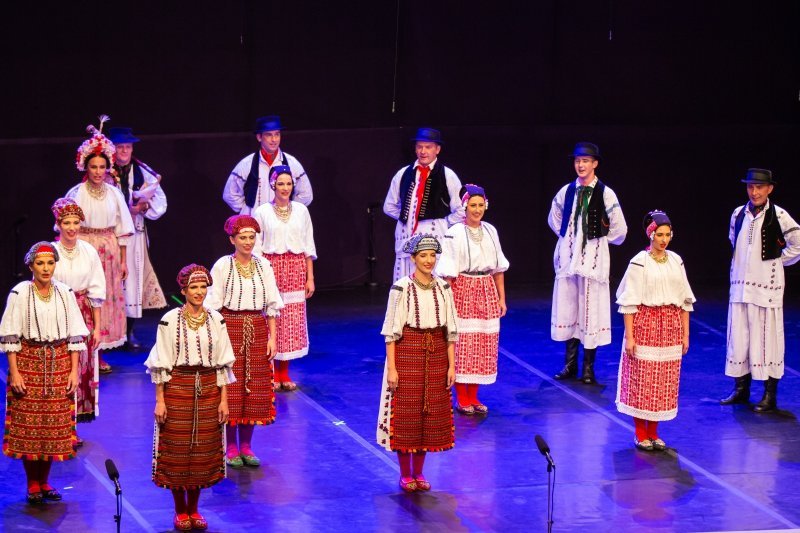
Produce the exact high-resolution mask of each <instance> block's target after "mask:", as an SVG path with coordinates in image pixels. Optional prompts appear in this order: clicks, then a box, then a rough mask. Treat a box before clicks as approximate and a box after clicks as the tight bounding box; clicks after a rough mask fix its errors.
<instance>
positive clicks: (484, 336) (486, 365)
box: [451, 274, 500, 385]
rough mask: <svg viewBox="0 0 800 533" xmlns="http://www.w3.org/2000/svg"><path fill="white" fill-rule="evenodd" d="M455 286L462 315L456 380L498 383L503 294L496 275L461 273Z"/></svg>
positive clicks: (454, 290) (460, 317)
mask: <svg viewBox="0 0 800 533" xmlns="http://www.w3.org/2000/svg"><path fill="white" fill-rule="evenodd" d="M451 286H452V287H453V299H454V300H455V304H456V314H457V315H458V321H457V322H458V341H457V342H456V357H455V362H456V381H457V382H458V383H478V384H483V385H488V384H491V383H494V382H495V381H496V380H497V349H498V345H499V341H500V297H499V295H498V294H497V286H496V285H495V283H494V278H493V277H492V276H491V275H489V274H486V275H483V276H469V275H464V274H459V275H458V277H457V278H456V279H454V280H453V282H452V284H451Z"/></svg>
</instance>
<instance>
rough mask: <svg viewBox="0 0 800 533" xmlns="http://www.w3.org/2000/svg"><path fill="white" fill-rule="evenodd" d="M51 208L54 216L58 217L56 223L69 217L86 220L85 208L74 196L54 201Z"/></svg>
mask: <svg viewBox="0 0 800 533" xmlns="http://www.w3.org/2000/svg"><path fill="white" fill-rule="evenodd" d="M50 210H51V211H52V212H53V216H54V217H56V223H58V222H61V221H62V220H64V219H65V218H67V217H78V218H79V219H80V220H81V222H84V221H85V220H86V217H85V216H84V215H83V209H81V206H79V205H78V204H77V203H76V202H75V200H73V199H72V198H59V199H58V200H56V201H55V202H53V206H52V207H51V208H50Z"/></svg>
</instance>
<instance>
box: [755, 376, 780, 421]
mask: <svg viewBox="0 0 800 533" xmlns="http://www.w3.org/2000/svg"><path fill="white" fill-rule="evenodd" d="M778 381H780V380H778V379H775V378H769V379H768V380H767V381H765V382H764V397H763V398H761V401H760V402H758V403H757V404H755V405H754V406H753V411H755V412H756V413H768V412H770V411H775V410H776V409H778Z"/></svg>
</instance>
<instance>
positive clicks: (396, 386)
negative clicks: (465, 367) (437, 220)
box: [377, 234, 458, 492]
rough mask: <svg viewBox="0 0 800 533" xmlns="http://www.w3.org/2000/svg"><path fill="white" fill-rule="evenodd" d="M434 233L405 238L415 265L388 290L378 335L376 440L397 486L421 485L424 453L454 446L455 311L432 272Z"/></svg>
mask: <svg viewBox="0 0 800 533" xmlns="http://www.w3.org/2000/svg"><path fill="white" fill-rule="evenodd" d="M441 251H442V248H441V245H440V244H439V241H437V240H436V237H434V236H433V235H428V234H420V235H415V236H414V237H412V238H411V239H409V240H408V242H407V243H406V246H405V248H404V249H403V252H404V253H407V254H410V256H411V261H412V262H413V263H414V266H415V270H414V272H413V273H412V274H411V275H410V276H405V277H403V278H400V279H399V280H397V281H396V282H395V284H394V285H393V286H392V289H391V290H390V291H389V303H388V305H387V308H386V318H385V320H384V322H383V328H382V329H381V335H383V337H384V338H385V339H386V365H385V367H384V372H383V386H382V388H381V404H380V409H379V412H378V428H377V441H378V444H380V445H381V446H383V447H384V448H386V449H387V450H389V451H394V452H397V459H398V461H399V463H400V487H401V488H402V489H403V491H404V492H414V491H427V490H430V488H431V484H430V482H428V480H427V479H425V476H424V475H423V473H422V468H423V466H424V464H425V456H426V454H427V452H436V451H443V450H449V449H450V448H452V447H453V446H454V445H455V432H454V427H453V406H452V398H451V396H450V387H452V386H453V383H454V382H455V375H456V374H455V372H456V371H455V362H454V358H455V342H456V338H457V337H458V333H457V327H456V310H455V304H454V303H453V293H452V291H451V289H450V285H449V284H448V283H447V282H445V281H444V280H442V279H441V278H437V277H436V276H434V275H433V268H434V266H435V265H436V254H437V253H441Z"/></svg>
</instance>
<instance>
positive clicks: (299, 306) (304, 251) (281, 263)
mask: <svg viewBox="0 0 800 533" xmlns="http://www.w3.org/2000/svg"><path fill="white" fill-rule="evenodd" d="M269 186H270V187H271V188H272V190H273V191H275V197H274V198H273V200H272V203H266V204H263V205H261V206H260V207H258V208H257V209H256V210H255V212H254V213H253V218H255V219H256V220H257V221H258V223H259V225H260V226H261V229H262V231H261V233H260V234H259V237H258V239H257V240H258V248H259V249H260V250H261V253H262V254H263V256H264V257H266V258H267V259H269V262H270V264H271V265H272V268H273V270H274V271H275V280H276V281H277V283H278V290H279V291H280V293H281V299H282V300H283V306H284V307H283V309H282V310H281V314H280V316H279V317H277V318H276V326H277V350H278V352H277V354H276V355H275V359H274V367H275V372H274V374H275V375H274V377H273V379H274V380H275V390H281V389H283V390H286V391H293V390H295V389H296V388H297V384H296V383H295V382H294V381H292V379H291V378H290V377H289V361H291V360H292V359H298V358H300V357H304V356H305V355H307V354H308V321H307V319H306V299H308V298H311V296H312V295H313V294H314V261H315V260H316V259H317V247H316V246H315V245H314V228H313V226H312V225H311V217H310V216H309V214H308V208H307V207H306V206H304V205H303V204H301V203H300V202H294V201H292V200H291V198H292V196H293V195H294V178H293V177H292V173H291V170H290V169H289V167H288V166H283V165H279V166H275V167H272V170H271V171H270V175H269Z"/></svg>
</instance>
